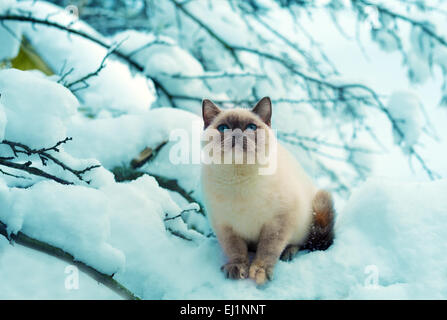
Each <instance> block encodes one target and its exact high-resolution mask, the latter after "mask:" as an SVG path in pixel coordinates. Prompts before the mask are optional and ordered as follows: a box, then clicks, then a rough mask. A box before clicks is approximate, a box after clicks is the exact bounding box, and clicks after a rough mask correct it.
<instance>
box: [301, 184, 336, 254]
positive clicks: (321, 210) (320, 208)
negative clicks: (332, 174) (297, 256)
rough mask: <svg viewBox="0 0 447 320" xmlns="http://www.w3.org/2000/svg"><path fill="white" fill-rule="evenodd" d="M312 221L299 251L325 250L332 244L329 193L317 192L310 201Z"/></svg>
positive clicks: (332, 207)
mask: <svg viewBox="0 0 447 320" xmlns="http://www.w3.org/2000/svg"><path fill="white" fill-rule="evenodd" d="M312 210H313V221H312V225H311V227H310V231H309V235H308V237H307V240H306V241H305V243H304V245H303V246H301V249H304V250H306V249H307V250H310V251H314V250H326V249H327V248H329V247H330V246H331V244H332V243H333V242H334V203H333V201H332V196H331V194H330V193H329V192H327V191H324V190H319V191H318V192H317V193H316V195H315V197H314V198H313V200H312Z"/></svg>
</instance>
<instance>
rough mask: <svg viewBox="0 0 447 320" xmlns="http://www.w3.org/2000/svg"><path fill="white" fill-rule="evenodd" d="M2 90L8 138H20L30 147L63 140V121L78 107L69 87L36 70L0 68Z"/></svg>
mask: <svg viewBox="0 0 447 320" xmlns="http://www.w3.org/2000/svg"><path fill="white" fill-rule="evenodd" d="M25 89H26V94H24V93H23V91H24V90H25ZM0 92H1V94H2V95H1V101H2V104H3V106H4V109H5V113H6V116H7V118H8V123H7V126H6V132H5V139H7V140H11V141H20V142H21V143H24V144H27V145H28V146H29V147H31V148H41V147H42V146H45V145H47V146H51V145H54V144H56V143H57V142H58V141H60V140H63V139H64V138H65V137H66V131H65V124H64V123H65V121H66V120H67V119H68V118H70V117H71V116H72V115H74V114H75V113H76V109H77V107H78V106H79V102H78V101H77V99H76V97H75V96H74V95H73V94H72V93H71V92H70V91H69V90H68V89H67V88H65V87H63V86H62V85H60V84H57V83H54V82H52V81H48V80H47V79H45V78H44V77H43V76H41V75H40V74H38V73H35V72H25V71H19V70H16V69H7V70H2V71H0Z"/></svg>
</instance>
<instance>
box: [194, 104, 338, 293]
mask: <svg viewBox="0 0 447 320" xmlns="http://www.w3.org/2000/svg"><path fill="white" fill-rule="evenodd" d="M202 115H203V121H204V134H206V133H209V132H213V134H214V135H215V136H216V135H217V139H214V140H217V141H214V140H213V141H212V142H210V143H211V145H212V146H213V147H216V149H213V153H214V154H213V155H212V158H213V159H214V160H216V159H217V160H223V159H224V156H223V154H224V153H226V152H233V151H238V150H239V151H240V152H242V154H243V156H244V157H243V159H245V160H247V159H248V156H249V155H253V154H254V155H256V156H257V155H258V153H260V152H261V151H264V152H266V153H267V156H266V158H265V159H267V160H266V161H263V163H261V161H259V160H258V157H255V161H252V162H250V163H248V162H242V163H241V161H239V162H238V161H235V157H234V156H231V157H229V158H227V160H228V159H230V162H229V163H228V161H227V162H223V161H214V162H210V163H206V164H205V163H204V164H202V185H203V195H204V200H205V206H206V209H207V212H208V216H209V219H210V222H211V225H212V227H213V229H214V231H215V233H216V236H217V238H218V240H219V243H220V245H221V247H222V249H223V251H224V253H225V254H226V255H227V257H228V262H227V263H226V264H224V265H223V266H222V268H221V269H222V271H223V272H224V274H225V276H226V277H228V278H231V279H245V278H247V277H250V278H251V279H253V280H255V281H256V283H257V284H258V285H262V284H264V283H265V282H267V280H271V279H272V277H273V269H274V266H275V264H276V262H277V260H278V259H279V258H281V259H282V260H285V261H289V260H291V259H292V258H293V257H294V255H295V254H296V253H297V252H298V250H299V249H308V250H325V249H327V248H328V247H329V246H330V245H331V244H332V242H333V238H334V233H333V226H334V209H333V202H332V198H331V195H330V194H329V193H328V192H326V191H323V190H318V189H317V187H316V186H315V185H314V184H313V183H312V181H311V179H310V178H309V177H308V176H307V175H306V173H305V172H304V170H303V169H302V168H301V166H300V165H299V163H298V162H297V161H296V160H295V158H294V157H293V156H292V155H291V154H290V153H289V152H288V151H287V150H286V149H285V148H283V147H282V146H281V145H280V144H279V143H277V141H276V140H275V137H274V135H273V131H272V130H271V117H272V104H271V100H270V98H268V97H264V98H262V99H261V100H260V101H259V102H258V103H257V104H256V105H255V106H254V108H253V109H251V110H249V109H241V108H235V109H228V110H221V109H219V108H218V107H217V106H216V105H215V104H214V103H213V102H211V101H210V100H207V99H205V100H203V103H202ZM261 133H262V134H261ZM240 138H243V139H240ZM213 144H214V145H213ZM216 150H217V151H216ZM219 152H220V154H219ZM273 162H275V163H276V166H274V168H275V170H273V171H272V172H269V173H267V174H260V173H261V171H260V169H261V168H262V167H263V166H264V167H265V166H266V165H271V164H272V163H273ZM249 249H250V250H252V249H254V250H255V251H256V254H255V257H254V259H253V261H252V263H251V264H250V261H249V255H248V250H249Z"/></svg>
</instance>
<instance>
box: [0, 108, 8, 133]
mask: <svg viewBox="0 0 447 320" xmlns="http://www.w3.org/2000/svg"><path fill="white" fill-rule="evenodd" d="M7 121H8V120H7V118H6V114H5V107H4V106H3V105H2V104H1V103H0V141H2V140H3V139H4V138H5V129H6V123H7Z"/></svg>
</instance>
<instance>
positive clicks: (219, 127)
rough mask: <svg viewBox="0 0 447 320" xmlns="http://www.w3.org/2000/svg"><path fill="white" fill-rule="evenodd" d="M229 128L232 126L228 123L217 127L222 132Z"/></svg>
mask: <svg viewBox="0 0 447 320" xmlns="http://www.w3.org/2000/svg"><path fill="white" fill-rule="evenodd" d="M227 129H230V127H229V126H228V125H226V124H220V125H219V126H218V127H217V130H219V131H220V132H224V131H225V130H227Z"/></svg>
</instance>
